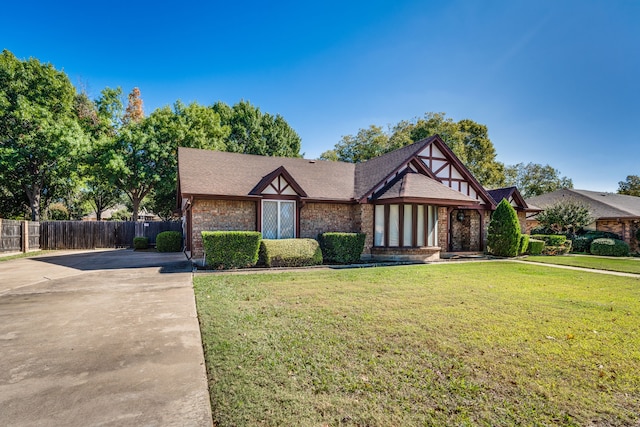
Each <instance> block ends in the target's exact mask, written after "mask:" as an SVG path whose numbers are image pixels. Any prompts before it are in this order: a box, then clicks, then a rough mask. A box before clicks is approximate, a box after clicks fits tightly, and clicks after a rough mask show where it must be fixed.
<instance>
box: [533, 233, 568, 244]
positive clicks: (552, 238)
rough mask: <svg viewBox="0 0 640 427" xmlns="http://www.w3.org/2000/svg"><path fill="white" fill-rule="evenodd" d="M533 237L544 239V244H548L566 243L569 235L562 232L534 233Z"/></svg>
mask: <svg viewBox="0 0 640 427" xmlns="http://www.w3.org/2000/svg"><path fill="white" fill-rule="evenodd" d="M531 238H532V239H536V240H542V241H543V242H544V244H545V245H548V246H560V245H564V243H565V242H566V241H567V236H565V235H562V234H532V235H531Z"/></svg>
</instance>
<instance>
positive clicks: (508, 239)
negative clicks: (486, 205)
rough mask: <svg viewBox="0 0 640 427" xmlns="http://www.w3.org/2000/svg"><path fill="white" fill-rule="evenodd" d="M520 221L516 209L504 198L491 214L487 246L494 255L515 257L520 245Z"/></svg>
mask: <svg viewBox="0 0 640 427" xmlns="http://www.w3.org/2000/svg"><path fill="white" fill-rule="evenodd" d="M520 235H521V232H520V222H519V221H518V215H517V214H516V211H515V209H513V206H511V204H510V203H509V202H507V201H506V199H502V201H501V202H500V204H499V205H498V207H497V208H496V210H495V212H494V213H493V215H492V216H491V222H490V223H489V232H488V233H487V246H488V249H489V252H490V253H492V254H493V255H497V256H502V257H514V256H517V255H518V248H519V247H520Z"/></svg>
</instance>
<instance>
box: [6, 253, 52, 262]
mask: <svg viewBox="0 0 640 427" xmlns="http://www.w3.org/2000/svg"><path fill="white" fill-rule="evenodd" d="M49 252H52V251H33V252H27V253H19V254H14V255H5V256H0V262H2V261H9V260H12V259H18V258H30V257H33V256H37V255H44V254H47V253H49Z"/></svg>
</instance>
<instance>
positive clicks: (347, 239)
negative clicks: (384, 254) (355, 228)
mask: <svg viewBox="0 0 640 427" xmlns="http://www.w3.org/2000/svg"><path fill="white" fill-rule="evenodd" d="M365 237H366V234H364V233H334V232H328V233H320V234H318V243H320V249H321V250H322V257H323V258H324V261H325V262H327V263H338V264H353V263H356V262H358V261H360V255H361V254H362V251H363V249H364V240H365Z"/></svg>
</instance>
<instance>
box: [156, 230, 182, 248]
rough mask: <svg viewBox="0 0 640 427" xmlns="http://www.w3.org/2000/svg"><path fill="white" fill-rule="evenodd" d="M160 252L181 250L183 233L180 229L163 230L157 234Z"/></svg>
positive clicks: (157, 246)
mask: <svg viewBox="0 0 640 427" xmlns="http://www.w3.org/2000/svg"><path fill="white" fill-rule="evenodd" d="M156 249H157V250H158V252H180V250H181V249H182V233H181V232H179V231H163V232H162V233H159V234H158V235H157V236H156Z"/></svg>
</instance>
